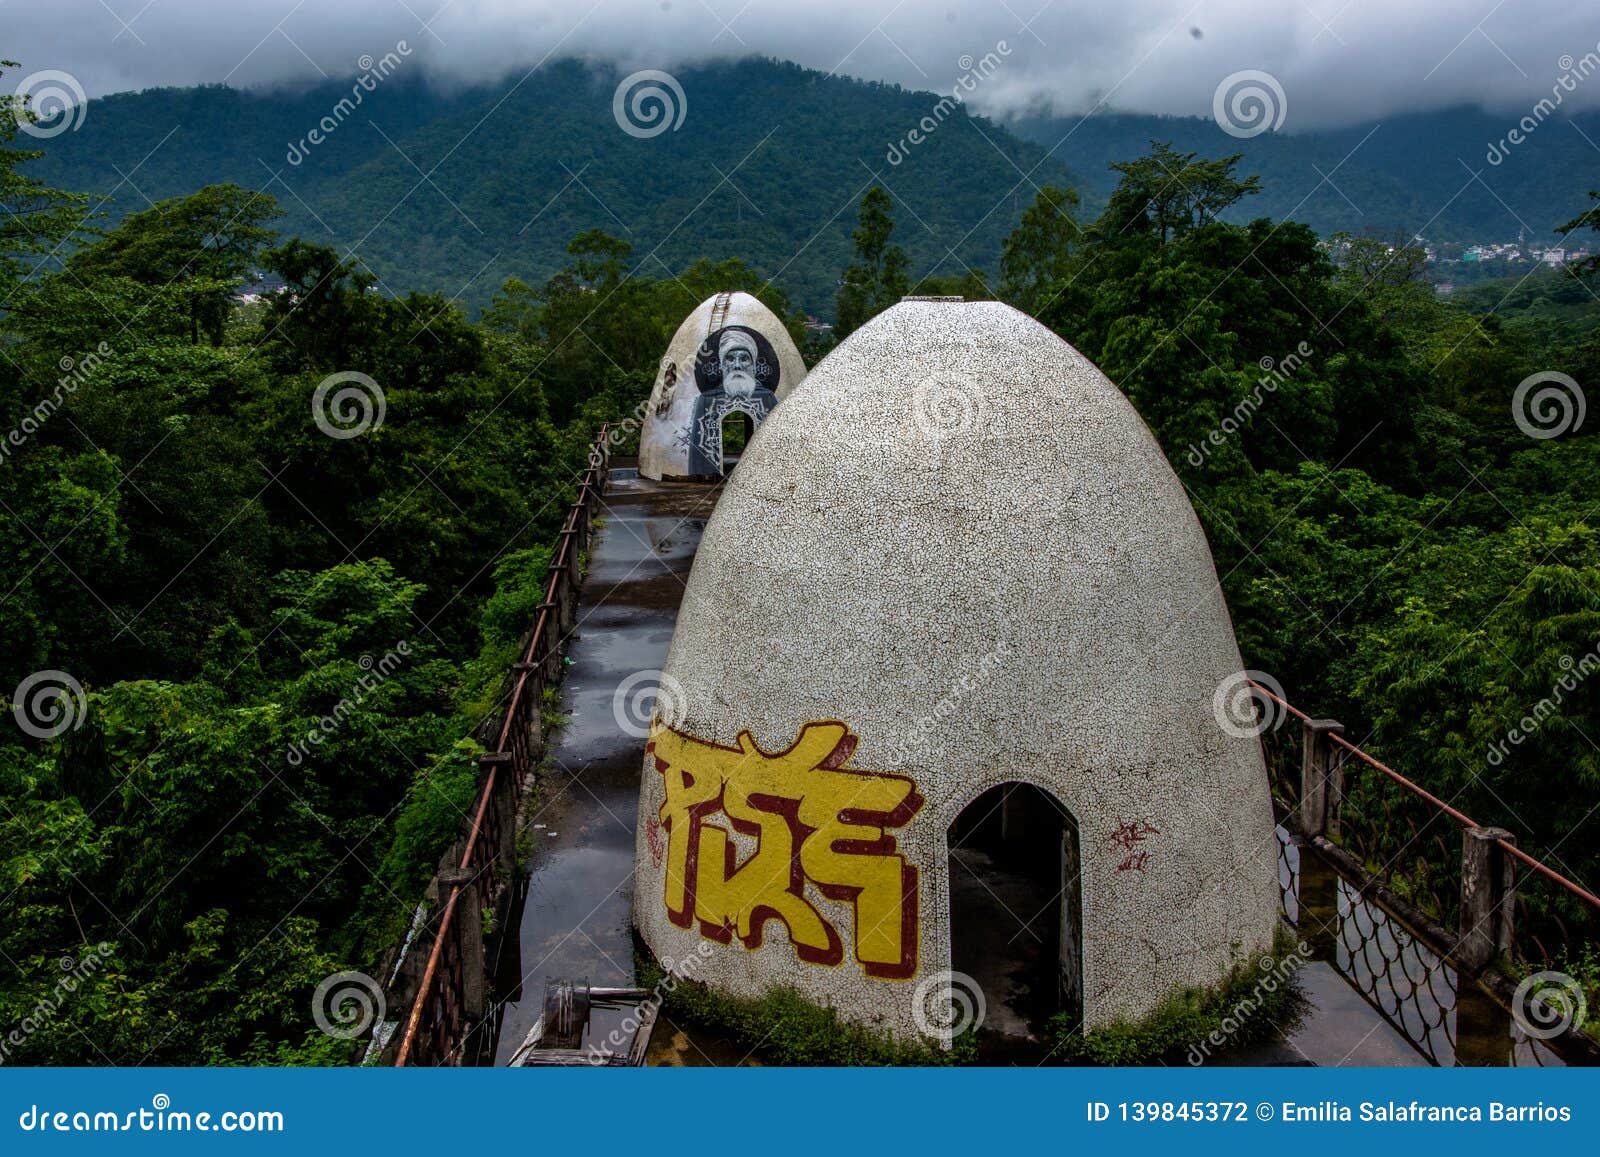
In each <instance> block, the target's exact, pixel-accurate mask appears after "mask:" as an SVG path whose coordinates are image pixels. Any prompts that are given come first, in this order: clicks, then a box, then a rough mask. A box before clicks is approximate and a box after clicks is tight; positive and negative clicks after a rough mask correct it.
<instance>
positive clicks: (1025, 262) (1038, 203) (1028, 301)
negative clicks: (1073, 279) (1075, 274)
mask: <svg viewBox="0 0 1600 1157" xmlns="http://www.w3.org/2000/svg"><path fill="white" fill-rule="evenodd" d="M1077 207H1078V193H1077V190H1075V189H1060V188H1057V187H1056V186H1054V185H1045V186H1044V187H1043V188H1041V189H1040V190H1039V192H1038V195H1037V196H1035V197H1034V199H1033V204H1032V205H1030V206H1028V208H1027V209H1025V210H1023V213H1022V220H1020V221H1019V222H1017V227H1016V228H1015V229H1013V230H1012V231H1011V232H1010V234H1009V235H1007V237H1006V239H1005V242H1004V243H1003V244H1002V246H1001V249H1000V278H1001V281H1000V294H1001V296H1002V297H1004V298H1005V299H1006V300H1007V301H1009V302H1010V303H1011V304H1012V305H1014V306H1016V307H1017V308H1018V309H1021V310H1026V311H1027V312H1029V313H1032V312H1034V310H1035V309H1036V308H1037V307H1038V305H1039V303H1040V301H1041V298H1042V296H1043V294H1044V293H1045V290H1046V288H1047V287H1048V286H1050V285H1052V284H1054V283H1055V282H1057V281H1060V280H1062V279H1063V278H1065V277H1067V276H1068V274H1069V271H1070V268H1071V263H1072V251H1073V247H1074V246H1075V245H1077V244H1078V242H1079V241H1080V240H1082V238H1083V230H1082V229H1081V228H1079V226H1078V223H1077V221H1075V220H1074V219H1073V216H1072V214H1073V211H1074V210H1075V209H1076V208H1077Z"/></svg>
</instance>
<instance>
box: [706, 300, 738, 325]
mask: <svg viewBox="0 0 1600 1157" xmlns="http://www.w3.org/2000/svg"><path fill="white" fill-rule="evenodd" d="M732 306H733V294H731V293H719V294H717V299H716V300H715V301H713V302H712V303H711V328H710V332H711V333H716V332H717V331H718V330H719V329H721V328H722V327H723V326H724V325H725V324H727V321H728V310H729V309H730V308H732Z"/></svg>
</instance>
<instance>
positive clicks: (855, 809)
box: [648, 720, 923, 979]
mask: <svg viewBox="0 0 1600 1157" xmlns="http://www.w3.org/2000/svg"><path fill="white" fill-rule="evenodd" d="M855 748H856V737H855V736H854V735H853V734H851V732H850V729H849V727H847V726H846V725H845V724H843V723H840V722H838V721H837V720H825V721H821V722H812V723H807V724H806V725H805V726H804V727H802V728H801V729H800V734H799V735H798V736H796V738H795V741H794V743H793V744H792V745H790V746H789V747H788V748H787V749H786V750H784V751H779V752H775V753H770V752H766V751H763V750H761V748H759V747H758V746H756V743H755V740H754V739H752V738H751V736H750V733H749V732H748V731H741V732H740V733H739V739H738V746H737V747H722V746H720V745H718V744H714V743H708V742H706V741H705V740H703V739H699V738H696V737H695V736H693V735H689V734H686V733H684V732H681V731H677V730H675V729H673V728H671V727H668V726H666V725H665V724H663V723H661V722H660V721H659V720H658V721H657V722H656V724H655V727H654V730H653V731H652V733H651V737H650V746H649V748H648V750H649V751H650V752H651V753H652V754H653V755H654V758H655V766H656V771H657V772H659V773H660V775H661V777H662V779H663V780H664V782H665V786H666V801H665V802H664V803H663V804H662V805H661V810H660V816H659V818H660V822H661V826H662V828H663V829H664V830H665V832H666V851H665V860H666V872H665V876H666V883H665V897H664V899H665V903H666V908H667V916H668V918H669V919H670V920H671V921H672V922H673V923H674V924H676V925H678V926H679V927H680V928H692V927H694V926H695V925H696V924H698V925H699V929H700V934H701V935H702V936H704V937H706V938H707V939H710V940H715V941H717V942H718V943H721V944H728V943H731V942H732V941H733V938H734V937H735V936H737V937H738V938H739V940H740V941H741V942H742V943H743V944H744V946H745V947H746V948H749V949H756V948H759V947H761V944H762V940H763V934H764V930H765V926H766V924H767V923H768V922H769V921H774V920H775V921H777V922H779V923H780V924H782V925H783V927H784V928H785V929H786V930H787V932H788V935H789V942H790V943H791V944H792V945H793V946H794V950H795V954H796V955H797V956H798V957H799V958H800V959H801V960H803V961H806V962H807V963H810V964H823V965H837V964H841V963H843V962H844V957H845V948H844V942H843V939H842V938H841V936H840V935H839V931H838V929H836V928H835V927H834V926H833V924H832V923H831V922H830V921H829V920H828V918H827V917H826V916H825V915H824V914H823V913H822V912H821V911H819V910H818V908H817V907H816V905H815V904H813V903H812V901H811V900H810V899H809V898H808V897H807V894H806V893H807V886H808V885H809V886H810V887H811V888H812V889H814V890H815V892H816V894H818V895H821V896H823V897H826V898H827V899H829V900H837V901H841V902H844V903H849V904H851V905H852V906H853V908H854V914H855V916H854V920H853V924H854V934H853V939H854V944H853V952H854V956H855V959H856V961H857V963H859V964H860V966H861V969H862V971H863V972H865V973H866V974H867V975H868V976H877V977H887V978H893V979H904V978H907V977H910V976H912V975H914V974H915V973H916V970H917V870H916V868H914V867H912V866H911V865H910V864H908V863H906V860H905V857H904V856H902V855H901V854H900V853H899V852H898V851H896V843H895V838H894V836H892V835H890V834H889V832H888V829H890V828H899V827H904V826H905V825H906V824H907V823H909V822H910V820H911V819H912V817H913V816H915V815H916V814H917V812H918V811H919V810H920V809H921V807H922V803H923V800H922V797H921V796H920V795H919V794H918V793H917V787H916V783H915V782H914V781H913V780H911V779H910V778H908V777H906V776H903V775H891V774H885V773H880V772H874V771H864V770H861V769H859V768H853V767H849V766H847V765H848V764H849V761H850V756H851V755H852V754H854V752H855Z"/></svg>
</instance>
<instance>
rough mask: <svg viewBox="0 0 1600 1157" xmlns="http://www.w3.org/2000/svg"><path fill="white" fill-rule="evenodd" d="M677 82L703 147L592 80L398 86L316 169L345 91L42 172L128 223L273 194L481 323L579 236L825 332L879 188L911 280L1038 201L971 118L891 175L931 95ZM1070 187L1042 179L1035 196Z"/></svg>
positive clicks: (1019, 153)
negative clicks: (814, 323) (215, 186)
mask: <svg viewBox="0 0 1600 1157" xmlns="http://www.w3.org/2000/svg"><path fill="white" fill-rule="evenodd" d="M677 75H678V79H679V81H680V82H681V84H682V86H683V89H684V92H685V95H686V98H687V119H686V126H685V129H684V131H680V132H667V133H664V134H662V135H660V136H656V137H653V138H650V139H641V138H636V137H633V136H629V135H628V134H626V133H624V132H623V131H622V130H621V129H619V128H618V125H617V122H616V120H615V119H614V118H613V116H612V94H613V90H614V88H615V86H616V82H617V78H616V76H614V75H611V74H607V73H600V72H596V71H593V70H590V69H588V68H586V67H585V66H584V65H582V64H579V63H577V62H566V63H560V64H553V65H547V66H546V67H545V68H543V69H540V70H539V71H538V72H535V73H533V74H532V75H530V76H529V77H528V78H527V79H526V80H525V81H523V83H521V84H520V85H519V86H517V87H516V88H515V89H514V90H513V91H511V92H510V93H509V94H507V93H506V92H505V91H504V90H501V89H496V90H494V91H493V92H492V93H491V92H489V91H487V90H484V91H469V92H460V93H455V94H453V95H452V94H441V93H438V92H435V91H433V90H430V89H429V88H427V87H426V86H424V85H421V84H416V83H406V80H405V78H404V77H403V76H400V75H397V76H395V77H393V78H392V79H391V80H389V81H388V82H385V83H384V84H382V85H379V86H378V88H377V91H376V92H374V93H372V94H368V95H365V96H364V99H363V102H362V104H361V107H360V108H359V109H358V110H357V111H356V112H355V114H354V115H352V116H350V117H348V119H345V120H344V122H343V123H342V124H341V125H340V126H339V127H338V128H337V129H336V131H334V132H332V133H330V134H329V135H328V138H327V140H326V141H325V143H323V144H320V145H312V146H311V147H310V148H309V149H308V150H307V155H306V158H305V160H303V161H302V162H301V163H300V164H298V165H292V164H290V163H288V161H287V160H286V156H287V154H288V152H289V148H290V145H291V143H293V142H299V141H301V140H302V139H303V138H305V137H306V136H307V134H308V132H309V131H310V130H311V129H313V128H314V127H315V126H316V125H317V123H318V122H319V121H320V120H321V119H322V118H323V117H325V116H328V115H330V113H331V112H332V109H333V107H334V105H335V104H336V103H337V102H338V101H339V100H340V99H341V98H346V97H348V96H349V95H350V85H349V84H348V83H339V84H332V85H327V86H323V87H319V88H317V89H313V90H311V91H307V92H300V93H297V94H294V95H284V94H276V95H255V94H246V93H240V92H236V91H232V90H229V89H224V88H217V87H211V88H199V89H181V90H174V89H164V90H158V91H150V92H143V93H138V94H125V95H120V96H114V97H108V98H106V99H104V100H99V101H95V102H93V104H92V105H91V106H90V108H89V111H88V114H87V116H86V117H85V119H84V123H83V125H82V127H81V128H80V129H78V130H77V131H76V132H72V133H67V134H64V135H62V136H60V137H58V138H56V139H55V140H54V141H52V142H51V148H50V149H49V155H48V156H47V157H46V158H45V159H44V160H43V161H42V162H41V163H40V164H39V166H38V169H39V172H40V176H41V178H42V179H44V180H46V181H48V182H50V183H52V184H55V185H58V186H61V187H64V188H72V189H84V190H90V191H93V192H97V193H101V194H109V195H110V200H109V201H108V203H107V205H106V209H107V212H108V213H110V214H112V215H113V216H115V215H118V214H120V213H122V212H126V211H128V210H131V209H136V208H143V207H144V206H145V200H144V198H146V197H148V198H150V199H151V200H156V201H159V200H162V199H164V198H167V197H172V196H177V195H180V194H183V193H186V192H192V191H193V190H194V189H196V188H199V187H200V186H202V185H205V184H208V183H216V182H224V181H226V182H233V183H236V184H239V185H241V186H243V187H245V188H250V189H258V188H259V189H264V190H265V191H267V192H269V193H271V194H273V195H274V196H276V197H277V199H278V200H279V201H280V202H281V203H282V205H283V207H284V209H285V210H286V212H287V214H288V216H287V218H286V220H285V225H284V230H285V232H286V233H296V234H299V235H301V236H304V237H307V238H310V239H317V240H321V241H322V242H324V243H328V244H338V245H339V246H341V247H345V246H355V247H356V251H357V256H359V257H360V258H361V259H362V260H363V261H364V262H365V263H366V264H367V266H368V267H369V268H370V269H372V271H373V272H375V273H376V274H377V275H378V276H379V277H380V278H381V279H382V286H383V287H385V288H387V289H389V290H391V291H393V292H395V293H404V292H405V291H406V290H408V289H413V288H417V289H428V290H436V291H439V292H442V293H444V294H446V295H447V296H449V295H456V294H459V295H460V299H461V300H462V301H463V302H464V303H466V304H468V305H482V304H483V303H485V302H486V301H487V300H488V298H489V296H490V295H491V294H492V292H493V291H494V290H495V289H497V288H498V287H499V285H500V284H501V283H502V282H503V281H504V280H505V279H506V278H507V277H510V276H517V277H521V278H523V279H525V280H530V281H531V280H535V279H538V280H542V279H543V278H544V277H546V276H548V275H549V274H550V273H552V272H554V271H555V270H556V269H557V268H559V267H560V266H562V265H563V264H565V260H566V254H565V252H564V249H565V245H566V242H567V240H568V239H569V238H571V237H572V236H573V235H575V234H577V233H579V232H581V231H583V230H585V229H591V228H598V229H604V230H606V231H607V232H609V233H611V234H613V235H615V236H617V237H620V238H624V239H626V240H627V241H629V242H631V243H632V244H633V247H634V260H635V261H642V262H643V263H644V265H645V268H646V269H647V270H648V271H649V272H650V273H652V274H660V273H662V272H663V270H664V269H667V268H671V269H674V270H676V269H679V268H681V267H683V266H684V265H687V264H689V263H690V262H692V261H694V260H695V259H697V258H700V257H709V258H712V259H721V258H728V257H735V256H737V257H740V258H742V259H743V260H745V261H746V262H748V263H749V264H750V265H752V266H754V267H755V268H756V269H757V270H758V271H759V272H761V273H762V274H764V275H765V276H768V277H775V278H777V279H778V282H779V284H780V285H782V286H783V287H784V288H786V289H787V290H788V292H789V293H790V295H791V296H792V297H793V298H795V299H796V300H797V301H798V302H799V303H800V304H802V305H803V306H804V307H805V308H807V309H810V310H812V311H813V312H819V313H826V312H831V309H832V302H833V293H834V282H835V280H836V278H837V277H838V271H839V269H840V268H841V267H843V265H844V264H845V263H846V262H847V261H848V260H849V254H850V230H851V227H852V223H853V222H852V218H853V214H854V205H855V201H856V199H857V198H858V197H859V196H860V194H861V192H862V191H864V190H865V189H866V187H867V186H868V185H870V184H871V183H872V180H873V174H874V173H875V172H878V173H880V174H881V177H882V179H883V180H884V181H885V182H886V183H887V184H888V185H889V186H890V187H891V188H892V189H893V191H894V193H895V195H896V196H897V198H899V199H900V204H901V207H902V209H901V211H902V213H903V216H904V217H905V219H906V220H907V221H908V222H909V223H910V224H911V226H912V228H911V229H908V230H907V231H906V232H905V237H904V244H905V246H906V248H907V249H908V250H909V251H910V254H911V257H912V261H913V264H914V266H915V268H916V269H917V270H918V271H919V272H927V271H929V270H931V269H933V268H934V267H935V266H938V265H939V264H940V263H941V262H942V263H943V268H941V269H940V270H939V272H941V273H950V272H955V273H959V272H961V271H962V269H961V264H960V262H962V261H965V262H970V263H974V264H982V263H988V262H991V261H992V258H993V255H994V253H995V251H996V250H997V248H998V246H999V243H1000V239H1001V238H1002V237H1003V236H1004V235H1005V233H1006V231H1007V230H1008V229H1009V228H1010V227H1011V225H1012V224H1014V223H1015V219H1016V216H1017V214H1018V213H1020V211H1021V207H1022V204H1023V203H1024V200H1025V198H1028V197H1031V195H1032V190H1031V189H1030V188H1029V187H1028V186H1027V185H1025V184H1024V185H1022V186H1021V187H1020V189H1018V190H1017V191H1016V194H1015V197H1014V198H1009V197H1006V196H1005V195H1006V193H1007V192H1008V190H1011V189H1012V188H1013V186H1015V185H1017V184H1018V182H1019V176H1018V168H1017V167H1018V166H1020V167H1021V168H1022V169H1023V170H1031V169H1033V168H1034V166H1035V165H1036V164H1037V163H1038V162H1039V161H1040V160H1041V159H1042V157H1043V153H1044V150H1043V149H1040V148H1038V147H1037V146H1034V145H1030V144H1026V143H1023V142H1021V141H1019V140H1017V139H1016V138H1014V137H1012V136H1010V135H1008V134H1007V133H1005V132H1004V131H1002V130H1001V129H999V128H997V127H996V126H994V125H991V124H978V123H974V122H968V121H967V118H966V117H965V116H964V115H958V116H957V117H955V118H952V120H951V121H949V122H947V124H946V125H945V126H944V127H943V128H942V129H941V130H939V131H937V132H934V133H933V134H931V137H930V139H929V140H928V141H927V142H926V143H924V144H922V145H920V146H917V147H914V148H912V149H911V150H910V151H909V154H908V155H907V157H906V159H905V160H904V161H903V162H902V163H901V164H900V165H898V166H890V165H889V164H888V163H887V161H886V160H885V155H886V152H887V147H888V144H889V143H890V142H891V141H895V140H899V139H900V138H902V137H903V136H905V134H906V133H907V131H908V130H909V129H910V128H912V126H914V125H915V124H916V122H917V121H918V120H919V119H920V118H922V117H923V116H925V115H926V114H927V113H928V111H929V108H930V105H931V103H932V101H931V98H930V97H929V96H928V95H927V94H925V93H911V92H905V91H901V90H898V89H895V88H892V87H888V86H884V85H877V84H865V83H860V82H856V81H847V80H842V79H837V78H830V77H826V76H823V75H821V74H819V73H815V72H809V71H807V70H804V69H801V68H799V67H797V66H795V65H789V64H779V63H775V62H771V61H748V62H745V63H742V64H737V65H732V66H726V67H717V68H708V69H703V70H695V71H689V70H684V71H681V72H680V73H678V74H677ZM958 121H959V122H961V123H957V122H958ZM690 128H692V129H693V131H688V130H689V129H690ZM980 129H981V132H980V131H979V130H980ZM986 137H987V138H988V139H985V138H986ZM124 176H126V178H127V179H126V180H124ZM1065 178H1066V173H1065V171H1064V170H1063V169H1062V168H1061V167H1060V166H1059V165H1054V164H1052V163H1050V162H1046V163H1045V164H1044V165H1043V166H1041V167H1040V168H1039V170H1038V172H1036V173H1035V174H1034V178H1033V179H1034V180H1035V181H1036V182H1039V183H1043V182H1045V181H1055V182H1058V183H1059V182H1061V181H1062V180H1064V179H1065ZM997 202H1001V204H1000V205H999V208H998V209H997V208H996V203H997ZM947 247H948V249H953V250H954V256H952V255H951V254H950V253H949V252H947Z"/></svg>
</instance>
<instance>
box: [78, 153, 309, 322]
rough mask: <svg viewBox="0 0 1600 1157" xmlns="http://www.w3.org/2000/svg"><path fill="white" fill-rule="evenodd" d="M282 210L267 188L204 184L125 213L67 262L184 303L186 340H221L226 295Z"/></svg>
mask: <svg viewBox="0 0 1600 1157" xmlns="http://www.w3.org/2000/svg"><path fill="white" fill-rule="evenodd" d="M281 216H283V210H282V209H280V208H279V207H278V204H277V202H276V201H275V200H273V198H271V197H270V196H268V195H267V194H265V193H261V192H253V191H251V190H248V189H241V188H240V187H239V186H237V185H207V186H206V187H205V188H204V189H201V190H200V191H199V192H198V193H193V194H191V195H189V196H187V197H174V198H172V199H171V200H168V201H161V202H159V203H157V204H155V205H153V206H151V207H150V208H148V209H145V210H142V211H140V212H137V213H130V214H129V215H128V216H127V217H125V218H124V219H123V220H122V223H121V224H120V225H118V226H117V227H116V228H115V229H113V230H112V231H111V232H110V233H109V234H107V235H106V237H105V238H104V239H103V240H101V241H100V242H98V243H97V244H95V245H92V246H89V247H88V248H86V249H83V250H80V251H79V252H78V253H76V254H74V255H73V257H72V259H71V260H70V261H69V262H68V269H69V270H71V271H72V272H73V273H74V274H76V275H77V276H79V277H84V276H93V275H104V276H112V277H126V278H128V279H130V280H132V281H136V282H138V283H139V284H140V285H143V286H147V287H150V288H151V289H154V290H159V291H162V292H170V293H175V294H178V295H179V296H180V297H182V298H183V299H184V300H185V301H186V302H187V303H188V310H189V318H190V338H191V340H192V341H194V342H195V343H198V342H199V341H200V339H201V337H202V336H204V337H205V338H206V339H207V340H209V341H210V342H211V344H212V345H221V344H222V336H223V327H224V325H225V324H226V322H227V318H228V312H229V308H230V303H229V299H230V297H231V296H232V295H233V293H234V292H235V291H236V290H237V289H238V287H239V285H240V284H241V283H242V282H243V280H244V278H245V276H246V275H247V274H248V273H249V272H250V270H251V269H252V268H253V267H254V265H255V262H256V259H257V256H258V255H259V254H260V252H261V251H262V249H263V248H264V247H265V246H267V245H268V244H270V243H271V242H272V240H273V239H274V238H276V236H277V234H276V233H275V232H274V231H273V230H272V229H270V228H269V227H268V226H267V222H268V221H271V220H274V219H275V218H278V217H281Z"/></svg>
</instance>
